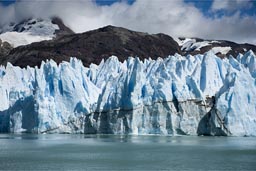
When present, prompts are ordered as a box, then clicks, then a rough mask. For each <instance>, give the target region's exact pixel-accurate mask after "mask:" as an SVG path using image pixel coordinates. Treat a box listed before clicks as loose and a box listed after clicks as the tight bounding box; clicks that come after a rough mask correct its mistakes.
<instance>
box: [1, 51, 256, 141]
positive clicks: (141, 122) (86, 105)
mask: <svg viewBox="0 0 256 171" xmlns="http://www.w3.org/2000/svg"><path fill="white" fill-rule="evenodd" d="M0 97H1V99H0V100H1V103H0V132H1V133H4V132H5V133H7V132H11V133H22V132H28V133H84V134H96V133H99V134H161V135H223V136H255V135H256V56H255V54H254V53H253V52H252V51H248V52H247V53H245V54H244V55H242V54H239V55H238V56H237V57H236V58H234V57H232V56H229V57H228V58H224V59H220V58H219V57H217V56H216V55H215V54H214V53H213V52H211V51H209V52H208V53H205V54H203V55H195V56H191V55H188V56H181V55H178V54H176V55H174V56H169V57H167V58H158V59H157V60H152V59H144V60H143V61H141V60H140V59H139V58H133V57H130V58H128V59H127V60H126V61H124V62H120V61H119V60H118V58H117V57H115V56H112V57H110V58H108V59H107V60H106V61H104V60H103V61H102V62H101V63H100V64H99V65H95V64H91V65H90V67H84V66H83V64H82V62H81V61H80V60H78V59H76V58H70V61H69V62H62V63H60V64H56V63H55V62H54V61H53V60H47V61H45V62H42V64H41V66H40V67H35V68H32V67H29V66H28V67H27V68H20V67H17V66H13V65H12V64H10V63H8V64H7V66H1V67H0Z"/></svg>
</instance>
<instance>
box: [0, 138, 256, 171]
mask: <svg viewBox="0 0 256 171" xmlns="http://www.w3.org/2000/svg"><path fill="white" fill-rule="evenodd" d="M0 170H33V171H34V170H118V171H119V170H232V171H234V170H256V138H255V137H197V136H195V137H191V136H183V137H166V136H128V135H127V136H125V135H91V136H88V135H59V134H51V135H30V134H20V135H14V134H0Z"/></svg>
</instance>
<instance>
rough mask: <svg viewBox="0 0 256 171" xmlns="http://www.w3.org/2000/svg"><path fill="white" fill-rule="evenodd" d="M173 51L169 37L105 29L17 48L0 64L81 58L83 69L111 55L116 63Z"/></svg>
mask: <svg viewBox="0 0 256 171" xmlns="http://www.w3.org/2000/svg"><path fill="white" fill-rule="evenodd" d="M177 52H178V53H180V48H179V45H178V44H177V43H176V42H175V41H174V40H173V39H172V38H171V37H170V36H167V35H164V34H155V35H150V34H146V33H141V32H134V31H130V30H127V29H124V28H119V27H113V26H107V27H104V28H100V29H97V30H93V31H89V32H85V33H82V34H72V35H67V36H62V37H60V38H57V39H55V40H52V41H43V42H38V43H33V44H31V45H28V46H22V47H17V48H15V49H14V50H12V51H11V52H10V54H9V55H8V56H6V57H5V59H3V60H2V61H0V63H1V64H6V63H7V62H11V63H12V64H13V65H17V66H21V67H25V66H27V65H29V66H39V65H40V64H41V61H42V60H46V59H54V60H55V61H56V62H57V63H60V62H62V61H68V60H69V58H70V57H71V56H74V57H77V58H79V59H81V60H82V62H83V64H84V65H85V66H89V65H90V64H91V63H95V64H99V63H100V61H101V60H102V59H106V58H108V57H109V56H111V55H116V56H118V57H119V60H120V61H124V60H125V59H127V58H128V57H129V56H139V57H140V58H141V59H144V58H148V57H151V58H152V59H156V58H158V57H167V56H168V55H173V54H175V53H177Z"/></svg>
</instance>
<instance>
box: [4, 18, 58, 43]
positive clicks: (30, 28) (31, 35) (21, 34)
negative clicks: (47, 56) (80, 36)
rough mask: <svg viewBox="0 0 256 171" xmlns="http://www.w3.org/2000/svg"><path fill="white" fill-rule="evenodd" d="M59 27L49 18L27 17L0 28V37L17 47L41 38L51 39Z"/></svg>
mask: <svg viewBox="0 0 256 171" xmlns="http://www.w3.org/2000/svg"><path fill="white" fill-rule="evenodd" d="M59 29H60V28H59V26H58V25H57V24H53V23H52V20H51V19H44V20H42V19H29V20H25V21H23V22H21V23H18V24H15V23H11V24H9V25H6V26H4V27H2V28H0V39H2V40H3V41H7V42H9V43H10V44H11V45H12V46H14V47H17V46H21V45H27V44H30V43H33V42H39V41H42V40H51V39H53V38H54V37H55V36H56V35H55V32H56V30H59Z"/></svg>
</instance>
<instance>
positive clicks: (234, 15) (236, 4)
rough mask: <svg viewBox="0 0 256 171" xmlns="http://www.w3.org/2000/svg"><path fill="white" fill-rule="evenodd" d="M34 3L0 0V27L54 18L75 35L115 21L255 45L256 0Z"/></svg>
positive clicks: (156, 30) (178, 34)
mask: <svg viewBox="0 0 256 171" xmlns="http://www.w3.org/2000/svg"><path fill="white" fill-rule="evenodd" d="M35 1H36V0H35ZM35 1H33V0H18V1H14V0H0V26H1V25H5V24H7V23H8V22H13V21H14V22H19V21H21V20H23V19H26V18H28V17H40V18H47V17H51V16H58V17H60V18H61V19H62V20H63V21H64V23H65V24H66V25H68V26H69V27H70V28H71V29H73V30H74V31H75V32H78V33H79V32H84V31H88V30H92V29H96V28H99V27H103V26H105V25H115V26H121V27H126V28H128V29H132V30H136V31H142V32H148V33H159V32H161V33H165V34H169V35H170V36H173V37H200V38H205V39H217V40H218V39H227V40H231V41H236V42H241V43H247V42H249V43H253V44H256V36H255V35H256V0H184V1H182V0H77V1H76V0H70V1H69V0H63V1H62V0H58V1H57V0H56V1H50V0H37V1H36V2H35ZM95 3H96V5H95ZM35 9H36V10H35Z"/></svg>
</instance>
